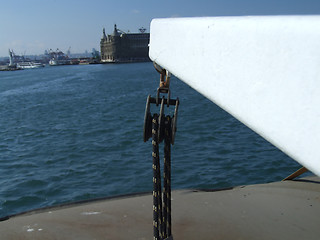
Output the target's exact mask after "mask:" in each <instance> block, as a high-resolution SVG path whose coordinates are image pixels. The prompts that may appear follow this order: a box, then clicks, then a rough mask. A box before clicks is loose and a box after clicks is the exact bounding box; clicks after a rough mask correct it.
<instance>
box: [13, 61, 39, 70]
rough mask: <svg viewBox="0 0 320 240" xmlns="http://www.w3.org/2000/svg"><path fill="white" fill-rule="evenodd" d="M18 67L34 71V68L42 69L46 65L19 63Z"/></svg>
mask: <svg viewBox="0 0 320 240" xmlns="http://www.w3.org/2000/svg"><path fill="white" fill-rule="evenodd" d="M17 67H19V68H22V69H32V68H41V67H44V64H42V63H38V62H19V63H17Z"/></svg>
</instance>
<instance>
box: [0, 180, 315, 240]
mask: <svg viewBox="0 0 320 240" xmlns="http://www.w3.org/2000/svg"><path fill="white" fill-rule="evenodd" d="M319 226H320V179H319V178H318V177H309V178H306V179H302V180H298V181H284V182H275V183H268V184H259V185H249V186H243V187H235V188H232V189H227V190H221V191H214V190H212V191H208V190H206V191H201V190H180V191H173V193H172V228H173V237H174V239H184V240H187V239H224V240H228V239H232V240H235V239H244V240H249V239H260V240H262V239H268V240H270V239H291V240H293V239H299V240H301V239H308V240H312V239H317V240H318V239H319V236H320V227H319ZM152 234H153V228H152V194H141V195H132V196H126V197H118V198H108V199H103V200H96V201H91V202H86V203H78V204H69V205H65V206H59V207H55V208H46V209H40V210H36V211H32V212H28V213H24V214H20V215H16V216H12V217H10V218H9V219H7V220H4V221H2V222H0V236H1V239H14V240H16V239H19V240H24V239H34V240H37V239H41V240H51V239H52V240H53V239H54V240H59V239H77V240H81V239H86V240H87V239H141V240H142V239H153V236H152Z"/></svg>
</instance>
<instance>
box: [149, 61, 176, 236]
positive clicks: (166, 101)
mask: <svg viewBox="0 0 320 240" xmlns="http://www.w3.org/2000/svg"><path fill="white" fill-rule="evenodd" d="M154 65H155V68H156V70H157V71H158V72H159V73H160V84H159V88H158V89H157V97H156V98H152V97H151V96H150V95H149V96H148V98H147V104H146V112H145V118H144V130H143V140H144V142H146V141H148V140H149V139H150V138H152V160H153V164H152V169H153V235H154V239H155V240H164V239H166V240H169V239H173V238H172V227H171V145H173V144H174V139H175V133H176V131H177V126H176V125H177V116H178V106H179V99H178V98H177V99H176V100H173V99H170V91H169V83H170V82H169V81H170V73H169V72H168V71H166V70H164V69H162V68H161V67H160V66H159V65H157V64H154ZM164 78H166V81H164ZM160 93H161V94H168V95H167V98H165V97H164V96H162V98H161V105H160V113H159V114H153V115H151V112H150V104H156V106H158V105H159V102H160ZM165 105H167V107H169V106H170V105H173V106H175V111H174V114H173V116H170V115H167V116H165V114H164V106H165ZM162 141H164V160H163V164H164V167H163V171H164V174H163V192H162V189H161V181H162V180H161V169H160V157H159V144H160V143H161V142H162Z"/></svg>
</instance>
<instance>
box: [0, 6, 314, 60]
mask: <svg viewBox="0 0 320 240" xmlns="http://www.w3.org/2000/svg"><path fill="white" fill-rule="evenodd" d="M296 14H299V15H300V14H320V0H195V1H191V0H116V1H111V0H14V1H13V0H11V1H10V0H0V57H3V56H8V49H13V50H14V52H15V53H16V54H18V55H32V54H43V53H44V51H45V50H49V49H54V50H55V49H57V48H59V49H60V50H62V51H64V52H67V51H68V49H69V48H70V51H71V53H83V52H85V51H86V50H87V51H88V52H91V50H92V48H95V49H97V50H99V49H100V44H99V42H100V39H101V37H102V29H103V28H105V29H106V33H107V34H111V33H112V31H113V26H114V24H117V27H118V28H119V29H121V30H122V31H125V32H126V31H130V32H138V29H139V28H141V27H145V28H146V29H147V31H148V32H149V27H150V22H151V20H152V19H153V18H168V17H205V16H213V17H214V16H246V15H296Z"/></svg>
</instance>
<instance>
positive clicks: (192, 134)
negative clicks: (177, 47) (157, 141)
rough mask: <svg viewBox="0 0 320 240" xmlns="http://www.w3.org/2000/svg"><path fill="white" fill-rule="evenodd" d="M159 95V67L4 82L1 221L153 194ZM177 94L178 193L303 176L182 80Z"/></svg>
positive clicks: (0, 84)
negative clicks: (153, 127)
mask: <svg viewBox="0 0 320 240" xmlns="http://www.w3.org/2000/svg"><path fill="white" fill-rule="evenodd" d="M158 85H159V74H158V73H157V72H156V70H155V69H154V67H153V65H152V63H132V64H103V65H77V66H58V67H49V66H47V67H45V68H41V69H32V70H23V71H14V72H0V217H3V216H7V215H12V214H16V213H20V212H23V211H28V210H31V209H35V208H41V207H46V206H53V205H57V204H63V203H70V202H75V201H80V200H89V199H95V198H101V197H108V196H115V195H120V194H128V193H136V192H148V191H149V192H151V191H152V186H153V184H152V156H151V151H152V145H151V142H150V141H151V140H149V141H148V142H146V143H144V142H143V137H142V136H143V121H144V113H145V106H146V99H147V96H148V94H151V95H152V96H155V95H156V89H157V87H158ZM170 88H171V97H172V98H176V97H179V99H180V106H179V114H178V130H177V133H176V139H175V144H174V146H173V147H172V188H173V189H185V188H193V189H194V188H201V189H203V188H208V189H213V188H225V187H231V186H237V185H245V184H255V183H265V182H272V181H280V180H282V179H283V178H284V177H286V176H287V175H289V174H290V173H292V172H293V171H295V170H297V169H298V168H299V165H298V164H297V163H296V162H295V161H293V160H292V159H290V158H289V157H287V156H286V155H285V154H284V153H282V152H281V151H279V150H278V149H276V148H275V147H273V146H272V145H271V144H269V143H268V142H266V141H265V140H264V139H262V138H261V137H260V136H258V135H257V134H255V133H254V132H252V131H251V130H250V129H248V128H247V127H246V126H244V125H243V124H242V123H240V122H239V121H237V120H236V119H234V118H233V117H232V116H230V115H229V114H228V113H226V112H225V111H223V110H222V109H220V108H219V107H218V106H216V105H215V104H214V103H212V102H211V101H209V100H207V99H206V98H204V97H203V96H202V95H200V94H199V93H197V92H196V91H195V90H193V89H192V88H190V87H189V86H188V85H186V84H185V83H183V82H182V81H180V80H179V79H177V78H175V77H173V78H172V80H171V86H170ZM151 110H152V112H154V113H155V112H158V111H159V109H158V108H157V107H155V106H153V107H152V109H151ZM165 112H166V114H168V113H173V109H171V107H170V108H169V109H167V108H165ZM160 148H162V145H161V147H160ZM161 154H162V153H161Z"/></svg>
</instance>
